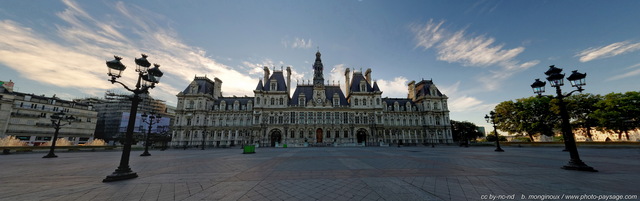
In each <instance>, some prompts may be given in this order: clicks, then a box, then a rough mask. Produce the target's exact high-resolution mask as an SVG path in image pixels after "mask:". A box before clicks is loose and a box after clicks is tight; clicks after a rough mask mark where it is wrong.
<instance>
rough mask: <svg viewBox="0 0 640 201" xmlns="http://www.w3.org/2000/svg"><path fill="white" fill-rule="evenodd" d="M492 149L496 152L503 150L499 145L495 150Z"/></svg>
mask: <svg viewBox="0 0 640 201" xmlns="http://www.w3.org/2000/svg"><path fill="white" fill-rule="evenodd" d="M494 151H497V152H504V150H502V149H501V148H500V147H498V148H496V150H494Z"/></svg>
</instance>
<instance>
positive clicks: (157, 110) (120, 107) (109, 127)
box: [76, 91, 173, 144]
mask: <svg viewBox="0 0 640 201" xmlns="http://www.w3.org/2000/svg"><path fill="white" fill-rule="evenodd" d="M132 95H133V94H122V93H117V92H113V91H107V92H105V95H104V98H98V97H94V98H84V99H76V101H78V102H82V103H86V104H90V105H93V107H94V108H95V110H96V111H97V112H98V119H97V125H96V130H95V135H96V138H100V139H103V140H105V142H108V143H109V144H113V143H115V142H116V141H119V140H120V138H122V137H123V136H124V133H126V129H127V124H128V119H129V112H130V111H131V97H132ZM140 98H141V99H142V101H141V102H140V104H139V105H138V112H137V118H136V127H135V128H134V134H135V137H136V139H141V138H142V137H143V136H144V134H145V133H146V130H147V126H148V124H146V123H144V122H142V120H141V117H140V116H141V115H142V114H151V113H153V114H157V115H160V116H161V117H163V119H171V118H173V114H172V113H173V109H170V107H167V105H166V103H165V101H163V100H158V99H154V98H152V97H151V96H149V95H148V94H141V95H140ZM170 122H171V121H170V120H167V121H162V123H157V124H154V125H153V127H154V128H153V129H152V132H153V133H154V134H162V133H168V132H170V131H169V129H170V124H169V123H170Z"/></svg>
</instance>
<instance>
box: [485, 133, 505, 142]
mask: <svg viewBox="0 0 640 201" xmlns="http://www.w3.org/2000/svg"><path fill="white" fill-rule="evenodd" d="M498 137H499V138H500V142H506V141H507V137H505V136H502V135H498ZM485 139H487V142H495V141H496V132H493V131H491V132H490V133H489V134H488V135H487V137H485Z"/></svg>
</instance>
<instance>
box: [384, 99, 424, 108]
mask: <svg viewBox="0 0 640 201" xmlns="http://www.w3.org/2000/svg"><path fill="white" fill-rule="evenodd" d="M382 101H383V102H385V103H387V107H389V106H391V107H390V109H389V110H390V111H396V108H395V107H393V105H394V103H395V102H398V106H400V108H399V111H405V110H406V108H404V106H406V105H407V103H409V104H411V107H416V103H415V102H413V101H412V100H411V99H408V98H383V99H382Z"/></svg>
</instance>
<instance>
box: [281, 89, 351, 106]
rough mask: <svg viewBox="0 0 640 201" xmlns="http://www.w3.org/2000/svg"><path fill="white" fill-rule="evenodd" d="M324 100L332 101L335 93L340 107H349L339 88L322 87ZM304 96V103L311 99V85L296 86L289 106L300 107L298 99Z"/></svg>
mask: <svg viewBox="0 0 640 201" xmlns="http://www.w3.org/2000/svg"><path fill="white" fill-rule="evenodd" d="M324 93H325V98H326V99H327V100H329V101H333V94H334V93H337V94H338V98H340V105H349V103H347V98H345V96H344V93H343V92H342V89H340V86H327V85H325V87H324ZM302 94H304V97H305V99H306V101H310V100H311V99H312V98H313V86H311V85H298V86H297V87H296V91H294V92H293V96H292V97H291V102H290V103H289V105H300V103H299V99H300V96H301V95H302Z"/></svg>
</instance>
